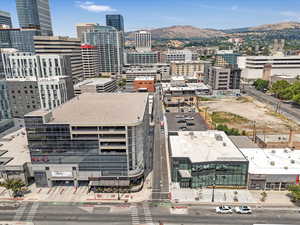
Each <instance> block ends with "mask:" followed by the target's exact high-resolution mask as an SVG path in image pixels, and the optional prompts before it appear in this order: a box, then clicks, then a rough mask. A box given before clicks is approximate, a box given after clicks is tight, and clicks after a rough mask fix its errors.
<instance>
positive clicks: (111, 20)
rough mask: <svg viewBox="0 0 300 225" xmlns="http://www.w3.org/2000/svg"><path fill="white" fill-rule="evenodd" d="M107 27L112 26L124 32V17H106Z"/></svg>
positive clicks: (115, 15) (114, 15) (116, 15)
mask: <svg viewBox="0 0 300 225" xmlns="http://www.w3.org/2000/svg"><path fill="white" fill-rule="evenodd" d="M106 26H111V27H114V28H116V29H117V30H118V31H123V32H124V19H123V16H122V15H118V14H113V15H106Z"/></svg>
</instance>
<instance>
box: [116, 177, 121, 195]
mask: <svg viewBox="0 0 300 225" xmlns="http://www.w3.org/2000/svg"><path fill="white" fill-rule="evenodd" d="M117 181H118V200H120V183H119V182H120V177H117Z"/></svg>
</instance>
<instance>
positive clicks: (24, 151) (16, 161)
mask: <svg viewBox="0 0 300 225" xmlns="http://www.w3.org/2000/svg"><path fill="white" fill-rule="evenodd" d="M27 146H28V142H27V135H26V130H25V128H22V129H19V130H17V131H15V132H13V133H10V134H8V135H6V136H4V137H3V138H2V140H1V141H0V151H6V153H5V154H3V155H1V157H0V159H1V158H12V160H10V161H8V163H6V164H5V166H22V165H23V164H24V163H26V162H30V152H29V149H28V147H27Z"/></svg>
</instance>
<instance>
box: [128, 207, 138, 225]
mask: <svg viewBox="0 0 300 225" xmlns="http://www.w3.org/2000/svg"><path fill="white" fill-rule="evenodd" d="M130 213H131V222H132V224H133V225H139V224H140V218H139V215H138V214H139V213H138V208H137V206H136V204H132V206H131V207H130Z"/></svg>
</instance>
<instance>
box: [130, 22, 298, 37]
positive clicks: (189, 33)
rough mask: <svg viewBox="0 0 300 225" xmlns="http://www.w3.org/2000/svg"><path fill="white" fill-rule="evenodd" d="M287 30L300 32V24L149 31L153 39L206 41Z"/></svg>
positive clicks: (287, 23) (171, 28)
mask: <svg viewBox="0 0 300 225" xmlns="http://www.w3.org/2000/svg"><path fill="white" fill-rule="evenodd" d="M285 30H295V31H297V30H300V23H299V22H293V21H291V22H282V23H275V24H265V25H260V26H253V27H243V28H234V29H224V30H216V29H201V28H198V27H193V26H171V27H163V28H156V29H152V30H149V31H150V32H151V34H152V39H154V40H159V39H168V40H170V39H206V38H214V37H224V36H228V35H232V34H233V35H234V34H236V33H244V32H264V33H267V34H268V33H269V32H271V31H278V32H283V31H285ZM134 34H135V31H132V32H127V33H126V37H127V38H128V39H131V40H133V39H134Z"/></svg>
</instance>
